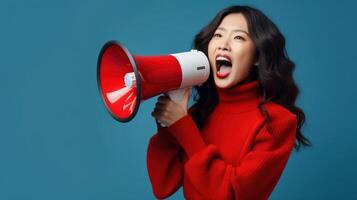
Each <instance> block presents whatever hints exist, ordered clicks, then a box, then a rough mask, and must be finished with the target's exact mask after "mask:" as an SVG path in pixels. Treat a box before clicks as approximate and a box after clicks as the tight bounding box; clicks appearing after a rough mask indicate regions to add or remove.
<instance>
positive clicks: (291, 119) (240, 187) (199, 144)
mask: <svg viewBox="0 0 357 200" xmlns="http://www.w3.org/2000/svg"><path fill="white" fill-rule="evenodd" d="M270 123H271V127H272V128H271V129H269V130H270V132H269V131H268V130H267V128H266V125H264V126H263V128H261V129H260V131H259V132H258V133H257V135H256V136H255V139H254V144H253V147H252V149H251V151H249V152H248V153H247V154H246V155H245V157H243V158H242V160H241V162H240V163H239V164H237V165H234V166H233V165H232V164H229V163H226V162H225V161H224V160H222V159H221V156H220V154H219V151H218V149H217V147H216V146H214V145H212V144H211V145H205V144H204V142H203V139H202V138H201V136H200V132H199V130H198V128H197V126H196V125H195V123H194V122H193V120H192V118H191V117H190V116H189V115H186V116H185V117H183V118H181V119H180V120H179V121H177V122H176V123H174V124H173V125H171V126H170V127H169V132H170V133H171V134H172V135H173V136H174V137H175V138H176V140H177V141H178V143H180V145H181V146H182V147H183V149H184V150H185V152H186V154H187V155H188V161H187V162H186V163H185V165H184V171H185V175H186V176H187V177H188V179H189V180H190V182H191V183H192V185H193V186H194V187H195V189H196V190H197V191H199V192H200V193H201V194H202V195H204V196H206V197H211V198H212V197H214V199H239V200H245V199H268V197H269V195H270V194H271V192H272V191H273V189H274V187H275V185H276V184H277V182H278V180H279V178H280V176H281V174H282V172H283V169H284V168H285V165H286V163H287V161H288V158H289V156H290V154H291V151H292V149H293V146H294V143H295V132H296V127H297V120H296V116H295V115H291V114H290V115H289V116H279V117H276V118H272V121H271V122H270Z"/></svg>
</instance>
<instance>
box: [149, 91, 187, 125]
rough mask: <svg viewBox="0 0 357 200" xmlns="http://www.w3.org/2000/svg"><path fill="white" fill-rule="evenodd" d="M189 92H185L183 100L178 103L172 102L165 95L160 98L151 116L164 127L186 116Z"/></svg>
mask: <svg viewBox="0 0 357 200" xmlns="http://www.w3.org/2000/svg"><path fill="white" fill-rule="evenodd" d="M191 90H192V89H191V88H187V89H186V90H185V92H184V95H183V98H182V100H181V101H180V102H179V103H176V102H174V101H172V100H171V99H170V97H168V96H166V95H165V96H160V97H159V98H158V100H157V103H156V104H155V108H154V111H153V112H152V113H151V115H152V116H153V117H154V118H155V119H156V120H157V121H158V122H159V123H161V124H164V125H165V126H166V127H169V126H171V125H172V124H173V123H175V122H176V121H177V120H179V119H181V118H182V117H184V116H185V115H187V113H188V111H187V110H188V100H189V99H190V96H191Z"/></svg>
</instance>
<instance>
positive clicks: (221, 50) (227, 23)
mask: <svg viewBox="0 0 357 200" xmlns="http://www.w3.org/2000/svg"><path fill="white" fill-rule="evenodd" d="M208 59H209V61H210V64H211V69H212V72H213V76H214V81H215V83H216V85H217V86H218V87H219V88H229V87H232V86H234V85H236V84H237V83H239V82H241V81H243V80H244V79H245V78H247V76H248V75H249V73H250V69H251V67H252V66H253V64H254V62H255V45H254V43H253V40H252V39H251V38H250V35H249V32H248V25H247V21H246V20H245V17H244V16H243V14H240V13H234V14H229V15H227V16H226V17H224V19H223V20H222V22H221V24H220V25H219V26H218V28H217V29H216V31H215V33H214V34H213V37H212V38H211V40H210V42H209V44H208Z"/></svg>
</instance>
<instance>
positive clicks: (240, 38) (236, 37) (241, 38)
mask: <svg viewBox="0 0 357 200" xmlns="http://www.w3.org/2000/svg"><path fill="white" fill-rule="evenodd" d="M234 39H237V40H244V38H243V37H241V36H239V35H237V36H235V37H234Z"/></svg>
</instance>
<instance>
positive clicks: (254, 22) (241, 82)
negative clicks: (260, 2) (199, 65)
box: [147, 6, 311, 200]
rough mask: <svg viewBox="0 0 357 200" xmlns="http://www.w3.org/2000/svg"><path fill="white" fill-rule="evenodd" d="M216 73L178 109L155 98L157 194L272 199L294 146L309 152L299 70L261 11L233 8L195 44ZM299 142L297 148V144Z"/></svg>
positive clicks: (152, 153) (152, 165)
mask: <svg viewBox="0 0 357 200" xmlns="http://www.w3.org/2000/svg"><path fill="white" fill-rule="evenodd" d="M194 48H195V49H198V50H200V51H203V52H204V53H205V54H206V55H207V56H208V58H209V61H210V65H211V74H210V78H209V80H208V81H207V82H205V83H204V84H202V85H201V86H199V87H196V88H195V89H196V90H197V95H196V98H195V104H194V105H193V106H192V108H190V109H189V110H188V99H189V96H190V93H191V91H190V90H187V91H186V94H185V97H184V99H183V101H182V102H181V103H179V104H177V103H174V102H173V101H171V100H170V99H169V98H168V97H166V96H161V97H159V98H158V102H157V104H156V107H155V109H154V111H153V112H152V116H153V117H155V119H156V120H158V121H160V122H162V123H163V124H165V125H166V127H161V126H160V125H159V124H158V132H157V134H155V135H154V136H153V137H152V138H151V140H150V142H149V145H148V151H147V169H148V173H149V177H150V181H151V184H152V188H153V192H154V195H155V196H156V197H157V198H166V197H168V196H170V195H171V194H173V193H174V192H175V191H177V189H178V188H180V187H181V186H183V191H184V196H185V198H187V199H200V200H201V199H218V200H219V199H239V200H245V199H249V200H257V199H268V197H269V196H270V194H271V193H272V191H273V189H274V187H275V186H276V184H277V182H278V180H279V178H280V176H281V174H282V172H283V170H284V168H285V166H286V164H287V161H288V159H289V156H290V154H291V152H292V150H293V147H294V146H295V148H296V149H297V150H299V148H300V146H301V144H302V145H304V146H310V145H311V143H310V141H309V140H308V139H307V138H305V137H304V136H303V135H302V133H301V130H300V129H301V127H302V125H303V123H304V121H305V115H304V112H303V111H302V110H301V109H300V108H298V107H297V106H296V105H295V100H296V98H297V95H298V93H299V90H298V87H297V86H296V84H295V82H294V80H293V76H292V73H293V70H294V63H293V62H292V61H291V60H289V58H288V57H287V53H286V51H285V39H284V36H283V35H282V34H281V33H280V31H279V30H278V28H277V27H276V25H275V24H274V23H273V22H272V21H271V20H269V19H268V18H267V17H266V16H265V15H264V14H263V13H262V12H261V11H259V10H257V9H254V8H251V7H248V6H231V7H228V8H226V9H224V10H222V11H221V12H219V13H218V14H217V16H216V17H215V18H214V19H213V20H212V21H211V22H210V23H209V24H208V25H207V26H206V27H204V28H203V29H202V30H201V31H200V32H199V33H198V34H197V35H196V37H195V40H194ZM295 141H296V142H297V143H295Z"/></svg>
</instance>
